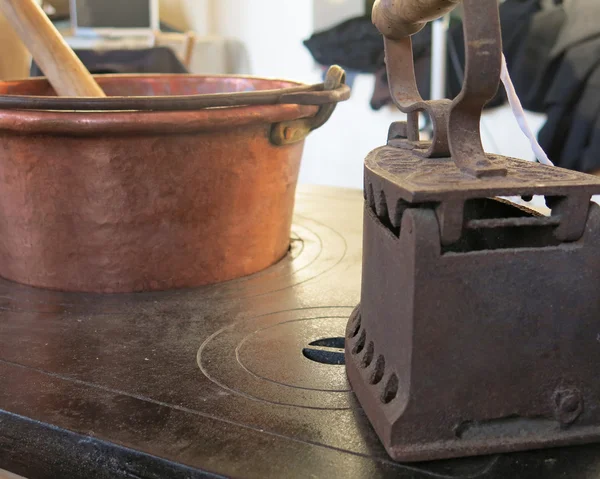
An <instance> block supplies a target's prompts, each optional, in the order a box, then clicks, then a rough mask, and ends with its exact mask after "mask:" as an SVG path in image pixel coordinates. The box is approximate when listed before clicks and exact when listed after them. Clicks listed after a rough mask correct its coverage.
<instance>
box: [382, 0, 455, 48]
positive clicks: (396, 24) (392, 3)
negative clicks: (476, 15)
mask: <svg viewBox="0 0 600 479" xmlns="http://www.w3.org/2000/svg"><path fill="white" fill-rule="evenodd" d="M460 1H461V0H376V1H375V4H374V5H373V17H372V18H373V23H374V24H375V26H376V27H377V29H378V30H379V31H380V32H381V33H382V34H383V35H385V36H386V37H387V38H390V39H393V40H400V39H402V38H405V37H408V36H410V35H414V34H415V33H417V32H418V31H419V30H421V29H422V28H423V27H424V26H425V25H426V24H427V22H429V21H432V20H436V19H437V18H440V17H443V16H444V15H446V14H447V13H448V12H450V11H452V10H453V9H454V8H455V7H456V6H457V5H458V4H459V3H460Z"/></svg>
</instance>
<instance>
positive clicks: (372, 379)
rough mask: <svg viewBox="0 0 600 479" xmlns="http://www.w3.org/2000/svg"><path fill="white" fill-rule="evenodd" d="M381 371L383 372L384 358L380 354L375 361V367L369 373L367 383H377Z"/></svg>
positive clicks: (381, 374) (379, 379)
mask: <svg viewBox="0 0 600 479" xmlns="http://www.w3.org/2000/svg"><path fill="white" fill-rule="evenodd" d="M383 373H385V358H384V357H383V356H382V355H381V354H380V355H379V356H378V357H377V361H375V369H374V370H373V372H372V373H371V377H370V378H369V383H371V384H378V383H379V381H381V379H382V378H383Z"/></svg>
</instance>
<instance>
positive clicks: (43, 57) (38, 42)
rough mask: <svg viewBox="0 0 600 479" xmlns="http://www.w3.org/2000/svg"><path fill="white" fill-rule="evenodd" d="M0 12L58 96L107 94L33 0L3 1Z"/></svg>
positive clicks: (1, 0)
mask: <svg viewBox="0 0 600 479" xmlns="http://www.w3.org/2000/svg"><path fill="white" fill-rule="evenodd" d="M0 12H2V13H3V14H4V15H5V16H6V18H7V19H8V21H9V23H10V24H11V26H12V27H13V28H14V29H15V31H16V32H17V34H18V35H19V37H20V38H21V41H22V42H23V43H24V44H25V46H27V49H28V50H29V52H30V53H31V55H32V56H33V58H34V60H35V61H36V63H37V64H38V65H39V67H40V68H41V69H42V71H43V72H44V74H45V75H46V77H47V78H48V80H49V81H50V83H51V84H52V86H53V87H54V89H55V90H56V93H57V94H58V95H59V96H72V97H104V96H106V95H105V94H104V92H103V91H102V89H101V88H100V87H99V86H98V84H97V83H96V80H94V78H93V77H92V75H91V74H90V72H89V71H88V70H87V69H86V68H85V66H84V65H83V63H81V60H79V58H77V55H75V53H74V52H73V50H71V47H69V45H67V43H66V42H65V40H64V38H63V37H62V36H61V34H60V33H59V32H58V30H57V29H56V27H55V26H54V25H53V24H52V22H51V21H50V19H49V18H48V17H47V16H46V14H45V13H44V11H43V10H42V8H41V7H40V6H39V5H38V4H37V3H35V1H34V0H0ZM5 54H9V53H5Z"/></svg>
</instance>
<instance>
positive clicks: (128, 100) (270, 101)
mask: <svg viewBox="0 0 600 479" xmlns="http://www.w3.org/2000/svg"><path fill="white" fill-rule="evenodd" d="M327 75H328V78H339V79H340V81H339V82H338V83H336V85H335V88H328V87H327V80H326V81H325V82H324V83H317V84H315V85H303V86H297V87H290V88H280V89H277V90H261V91H244V92H235V93H213V94H203V95H177V96H173V95H169V96H132V97H117V96H113V97H106V98H69V97H51V96H31V95H0V110H54V111H61V110H62V111H65V110H69V111H73V110H78V111H94V110H102V111H190V110H203V109H206V108H217V107H239V106H252V105H282V104H288V105H289V104H292V105H317V106H328V105H329V106H331V105H335V104H336V103H338V102H340V101H345V100H347V99H348V98H350V88H349V87H348V86H347V85H346V84H345V83H344V78H345V73H344V70H342V69H341V68H340V67H338V66H332V67H331V68H330V69H329V71H328V73H327ZM332 111H333V110H332Z"/></svg>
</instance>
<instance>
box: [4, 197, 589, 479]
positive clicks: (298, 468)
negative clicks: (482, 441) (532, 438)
mask: <svg viewBox="0 0 600 479" xmlns="http://www.w3.org/2000/svg"><path fill="white" fill-rule="evenodd" d="M362 211H363V197H362V193H361V192H359V191H353V190H342V189H334V188H325V187H301V188H299V193H298V198H297V208H296V216H295V224H294V228H293V238H292V247H291V250H290V253H289V254H288V256H287V257H286V258H284V259H283V260H281V261H280V262H279V263H278V264H277V265H275V266H273V267H272V268H270V269H268V270H266V271H263V272H262V273H259V274H257V275H254V276H252V277H248V278H243V279H241V280H236V281H232V282H229V283H225V284H221V285H215V286H210V287H205V288H200V289H195V290H185V291H170V292H164V293H151V294H131V295H109V296H102V295H90V294H72V293H70V294H66V293H58V292H52V291H45V290H39V289H34V288H29V287H25V286H21V285H17V284H14V283H10V282H8V281H0V468H4V469H8V470H11V471H13V472H15V473H18V474H22V475H24V476H26V477H28V478H30V479H38V478H40V479H41V478H62V477H65V478H95V477H98V478H196V477H222V476H224V477H238V478H283V477H285V478H295V477H298V478H308V477H315V478H321V477H323V478H326V477H344V478H346V477H347V478H392V477H393V478H405V479H433V478H437V479H440V478H443V479H446V478H448V479H454V478H456V479H461V478H470V479H507V478H524V479H529V478H531V479H534V478H535V479H540V478H548V479H554V478H578V479H597V478H600V446H596V445H590V446H585V447H572V448H562V449H547V450H543V451H533V452H526V453H518V454H509V455H495V456H491V457H478V458H471V459H461V460H452V461H440V462H435V463H428V464H411V465H402V464H397V463H394V462H393V461H391V460H390V459H389V458H388V456H387V454H386V452H385V450H384V449H383V447H382V446H381V444H380V443H379V441H378V439H377V437H376V435H375V433H374V432H373V430H372V428H371V426H370V424H369V422H368V420H367V418H366V417H365V415H364V414H363V412H362V410H361V408H360V407H359V405H358V404H357V402H356V400H355V398H354V396H353V394H352V392H351V391H350V388H349V385H348V383H347V381H346V376H345V369H344V366H343V347H344V343H343V339H342V338H343V337H344V330H345V327H346V322H347V318H348V316H349V315H350V312H351V311H352V309H353V306H354V305H355V304H356V303H357V302H358V301H359V296H360V277H361V272H360V268H361V242H362ZM440 394H443V391H440Z"/></svg>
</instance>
